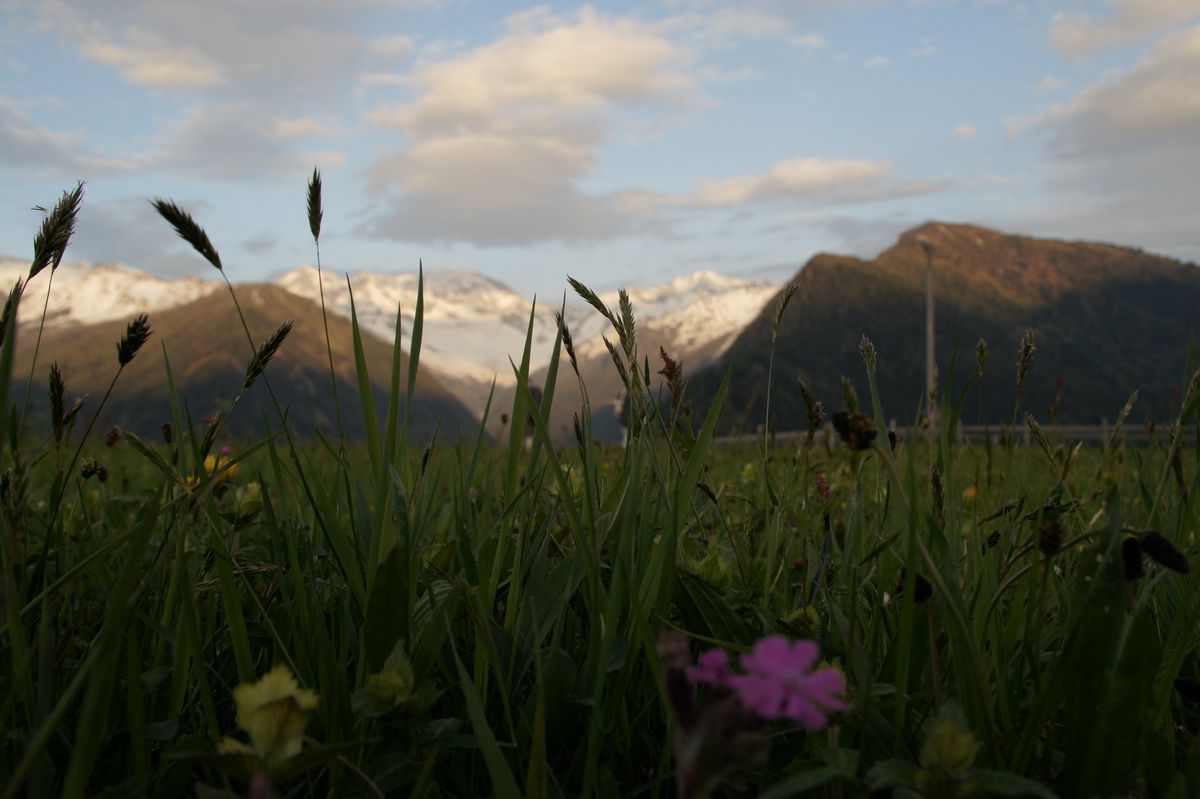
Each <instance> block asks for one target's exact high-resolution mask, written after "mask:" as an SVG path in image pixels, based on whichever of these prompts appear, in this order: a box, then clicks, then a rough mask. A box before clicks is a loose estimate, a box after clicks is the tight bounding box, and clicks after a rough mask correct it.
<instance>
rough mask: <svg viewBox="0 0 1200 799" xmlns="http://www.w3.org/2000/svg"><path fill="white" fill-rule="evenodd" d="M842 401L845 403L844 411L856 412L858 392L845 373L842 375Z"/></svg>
mask: <svg viewBox="0 0 1200 799" xmlns="http://www.w3.org/2000/svg"><path fill="white" fill-rule="evenodd" d="M842 402H843V403H845V405H846V413H857V412H858V392H857V391H856V390H855V389H854V384H853V383H851V382H850V379H849V378H847V377H846V376H845V375H842Z"/></svg>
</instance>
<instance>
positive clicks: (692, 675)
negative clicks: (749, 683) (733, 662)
mask: <svg viewBox="0 0 1200 799" xmlns="http://www.w3.org/2000/svg"><path fill="white" fill-rule="evenodd" d="M686 674H687V679H688V682H691V683H698V682H703V683H708V684H709V685H715V686H716V687H718V688H724V687H725V686H727V685H728V684H729V679H730V678H731V677H732V676H733V668H732V667H731V666H730V665H729V656H728V655H726V654H725V650H724V649H710V650H708V651H707V652H702V653H701V654H700V659H699V661H697V663H696V665H695V666H688V667H687V672H686Z"/></svg>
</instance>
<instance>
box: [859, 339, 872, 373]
mask: <svg viewBox="0 0 1200 799" xmlns="http://www.w3.org/2000/svg"><path fill="white" fill-rule="evenodd" d="M858 354H859V355H860V356H862V362H863V366H865V367H866V368H867V373H868V374H871V375H874V374H875V372H876V369H875V366H876V361H877V358H876V354H875V345H874V344H872V343H871V339H869V338H867V337H866V336H863V337H862V339H861V340H860V341H859V342H858Z"/></svg>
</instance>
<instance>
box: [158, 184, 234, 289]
mask: <svg viewBox="0 0 1200 799" xmlns="http://www.w3.org/2000/svg"><path fill="white" fill-rule="evenodd" d="M151 204H152V205H153V206H154V210H156V211H158V215H159V216H161V217H162V218H163V219H165V220H167V221H168V222H169V223H171V227H173V228H175V232H176V233H177V234H179V238H181V239H183V240H184V241H186V242H187V243H188V244H190V245H192V249H193V250H195V251H196V252H197V253H199V254H200V255H201V256H202V257H203V258H204V260H206V261H208V262H209V263H210V264H212V265H213V266H215V267H216V268H217V270H218V271H220V272H224V271H225V268H224V267H223V266H221V256H220V255H219V254H218V253H217V248H216V247H214V246H213V243H212V242H211V241H209V239H208V234H207V233H205V232H204V228H202V227H200V225H198V224H197V223H196V220H194V219H192V216H191V214H189V213H188V212H187V211H184V210H183V209H182V208H180V207H179V206H178V205H176V204H175V203H174V202H172V201H171V200H151Z"/></svg>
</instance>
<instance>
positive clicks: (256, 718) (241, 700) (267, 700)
mask: <svg viewBox="0 0 1200 799" xmlns="http://www.w3.org/2000/svg"><path fill="white" fill-rule="evenodd" d="M233 701H234V703H235V704H236V705H237V725H238V727H240V728H241V729H242V730H244V731H245V733H246V735H248V736H249V737H250V746H246V745H245V744H244V743H242V742H241V741H238V740H235V739H233V738H225V739H224V740H223V741H221V744H220V746H218V748H217V751H218V752H219V753H221V754H249V755H253V756H255V757H257V758H258V759H259V761H261V763H262V765H263V767H264V769H265V770H266V771H268V772H270V771H274V770H275V769H277V768H278V767H279V766H281V765H283V764H284V763H286V762H287V761H288V760H289V759H291V758H292V757H295V756H296V755H297V754H299V753H300V743H301V738H303V736H304V725H305V723H307V721H308V714H309V713H311V712H312V711H314V710H316V709H317V695H316V694H315V693H314V692H312V691H310V690H308V689H301V688H300V685H299V683H297V682H296V678H295V677H294V676H292V671H291V669H289V668H288V667H287V666H285V665H283V664H280V665H278V666H276V667H275V668H273V669H271V670H270V671H269V672H267V673H266V674H265V675H263V677H262V679H260V680H259V681H258V682H256V683H253V684H250V685H247V684H242V685H239V686H238V687H236V688H234V689H233Z"/></svg>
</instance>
